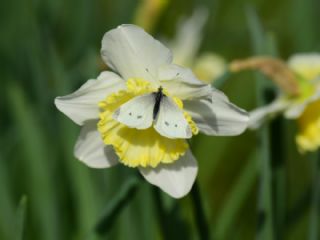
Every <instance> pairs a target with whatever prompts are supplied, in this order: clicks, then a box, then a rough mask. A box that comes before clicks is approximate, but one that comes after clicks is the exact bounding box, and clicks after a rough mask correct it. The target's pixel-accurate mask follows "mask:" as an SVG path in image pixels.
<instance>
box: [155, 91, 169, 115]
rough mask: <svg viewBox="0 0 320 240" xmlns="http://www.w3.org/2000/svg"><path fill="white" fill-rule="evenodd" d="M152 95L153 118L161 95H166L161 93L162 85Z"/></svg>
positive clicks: (158, 107) (158, 106)
mask: <svg viewBox="0 0 320 240" xmlns="http://www.w3.org/2000/svg"><path fill="white" fill-rule="evenodd" d="M153 95H154V107H153V120H155V119H156V117H157V115H158V113H159V109H160V104H161V100H162V98H163V97H166V95H165V94H164V93H163V89H162V87H159V89H158V91H157V92H154V93H153Z"/></svg>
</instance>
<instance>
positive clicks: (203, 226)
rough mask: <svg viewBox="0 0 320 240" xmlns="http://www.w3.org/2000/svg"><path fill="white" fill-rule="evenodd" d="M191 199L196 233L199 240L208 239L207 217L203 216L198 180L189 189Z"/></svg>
mask: <svg viewBox="0 0 320 240" xmlns="http://www.w3.org/2000/svg"><path fill="white" fill-rule="evenodd" d="M190 196H191V199H192V205H193V210H194V216H195V220H196V224H197V228H198V234H199V239H200V240H208V239H210V231H209V226H208V223H207V219H206V216H205V212H204V209H203V201H202V198H201V193H200V189H199V185H198V182H197V181H196V182H195V183H194V185H193V187H192V190H191V194H190Z"/></svg>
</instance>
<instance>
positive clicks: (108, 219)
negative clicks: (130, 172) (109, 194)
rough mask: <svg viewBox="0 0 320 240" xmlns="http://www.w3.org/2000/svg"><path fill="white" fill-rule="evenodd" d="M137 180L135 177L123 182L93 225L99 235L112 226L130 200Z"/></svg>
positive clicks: (106, 231)
mask: <svg viewBox="0 0 320 240" xmlns="http://www.w3.org/2000/svg"><path fill="white" fill-rule="evenodd" d="M138 183H139V180H138V179H137V178H136V177H133V178H132V179H130V180H128V181H126V182H125V184H124V185H123V186H122V188H121V189H120V191H119V193H118V194H117V195H116V196H114V198H113V199H112V200H111V201H110V202H109V204H108V205H107V207H106V209H105V211H104V214H103V215H102V217H101V218H100V220H99V221H98V223H97V224H96V227H95V232H96V233H97V234H99V235H105V234H107V233H108V232H109V231H110V229H111V228H112V226H113V223H114V222H115V219H116V217H117V216H118V215H119V214H120V213H121V211H122V210H123V208H124V207H126V206H127V205H128V204H129V203H130V202H131V200H132V198H133V196H134V194H135V193H136V191H137V187H138Z"/></svg>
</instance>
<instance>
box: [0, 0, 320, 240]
mask: <svg viewBox="0 0 320 240" xmlns="http://www.w3.org/2000/svg"><path fill="white" fill-rule="evenodd" d="M141 3H142V1H138V0H132V1H130V0H117V1H112V0H106V1H103V0H68V1H63V0H33V1H32V0H12V1H2V2H1V8H0V19H1V21H0V29H1V37H0V61H1V62H0V76H1V77H0V79H1V80H0V82H1V87H0V116H1V117H0V143H1V144H0V146H1V147H0V239H1V240H14V239H30V240H38V239H39V240H64V239H66V240H70V239H75V240H78V239H112V240H113V239H116V240H118V239H119V240H122V239H125V240H128V239H130V240H135V239H137V240H143V239H146V240H149V239H205V238H206V236H203V232H202V234H201V231H205V227H206V226H199V225H201V222H199V220H196V218H195V213H196V212H195V211H194V209H195V206H194V205H195V204H194V201H193V200H194V199H192V197H191V196H190V195H188V196H187V197H185V198H183V199H180V200H173V199H171V198H170V197H168V196H167V195H166V194H164V193H161V192H159V191H157V190H155V189H154V187H152V186H151V185H149V184H148V183H146V182H144V181H142V182H139V183H138V184H136V182H135V181H133V180H132V176H134V174H135V171H136V170H135V169H128V168H125V167H123V166H120V165H119V166H117V167H114V168H111V169H102V170H101V169H100V170H97V169H90V168H88V167H86V166H85V165H83V164H82V163H80V162H79V161H77V160H76V159H75V158H74V156H73V146H74V144H75V141H76V138H77V134H78V133H79V130H80V128H79V127H78V126H76V125H75V124H73V123H72V122H71V121H70V120H69V119H67V117H65V116H64V115H63V114H62V113H60V112H59V111H58V110H57V109H56V108H55V106H54V104H53V101H54V98H55V97H56V96H61V95H66V94H68V93H71V92H72V91H74V90H75V89H77V88H78V87H79V86H80V85H81V84H83V83H84V82H85V81H86V80H87V79H89V78H93V77H95V76H97V75H98V73H99V72H100V71H101V70H102V69H105V66H104V65H103V63H102V61H101V59H100V53H99V51H100V42H101V39H102V36H103V34H104V33H105V32H106V31H108V30H110V29H111V28H114V27H116V26H117V25H119V24H122V23H132V22H134V21H135V15H136V9H137V8H138V6H139V5H140V4H141ZM198 6H204V7H206V8H208V10H209V14H210V15H209V19H208V21H207V23H206V25H205V27H204V35H203V42H202V45H201V49H200V52H203V51H213V52H216V53H218V54H220V55H222V56H224V57H225V58H226V59H227V61H231V60H233V59H236V58H244V57H248V56H252V55H257V54H272V55H276V56H279V57H281V58H283V59H287V57H288V56H290V55H291V54H293V53H296V52H314V51H320V41H319V39H320V28H319V17H320V12H319V10H320V1H319V0H304V1H301V0H283V1H276V0H268V1H267V0H251V1H245V0H229V1H222V0H220V1H219V0H202V1H200V0H199V1H191V0H176V1H170V0H168V1H167V3H166V5H164V7H163V9H162V11H161V12H160V13H159V15H158V16H157V17H156V18H153V19H152V20H153V21H154V24H153V26H152V29H150V31H151V32H152V34H153V35H154V36H155V37H161V38H163V37H165V38H166V39H171V38H172V37H173V36H174V35H175V30H176V24H177V23H178V21H179V20H180V19H181V18H182V17H188V16H190V15H191V14H192V12H193V11H194V9H195V8H197V7H198ZM259 81H260V82H262V84H265V82H266V81H264V80H262V79H261V76H260V75H259V76H257V75H256V74H254V73H252V72H244V73H240V74H236V75H231V76H229V77H228V81H226V82H224V84H223V85H221V86H219V87H220V88H221V89H222V90H223V91H224V92H225V93H226V94H227V95H228V96H229V98H230V99H231V101H232V102H234V103H236V104H237V105H238V106H241V107H242V108H244V109H247V110H251V109H253V108H254V107H256V106H258V105H259V104H261V101H260V103H259V100H257V99H259V98H261V96H262V91H260V90H261V86H260V87H259V86H257V84H256V83H257V82H259ZM295 131H296V126H295V123H294V122H290V121H285V120H282V119H277V120H276V121H275V123H274V124H273V125H271V126H267V127H265V128H264V129H263V130H262V131H261V132H260V133H256V132H251V131H247V132H245V133H244V134H242V135H241V136H238V137H207V136H204V135H201V134H200V135H199V136H197V137H196V139H195V140H194V142H192V148H193V152H194V154H195V156H196V157H197V159H198V161H199V174H198V184H199V189H200V192H201V196H202V204H201V206H202V207H203V208H204V214H205V219H206V221H207V226H208V228H209V230H210V237H208V238H211V239H218V240H224V239H228V240H229V239H231V240H233V239H234V240H236V239H241V240H246V239H249V240H250V239H293V240H303V239H314V240H316V239H320V238H318V237H319V235H317V234H318V229H319V227H320V226H319V221H318V219H319V208H318V202H319V201H318V200H319V196H318V195H317V194H318V193H317V192H319V191H317V189H319V184H315V183H317V182H316V181H315V179H317V176H318V175H317V171H316V170H317V164H316V158H317V156H316V154H310V155H304V156H302V155H300V154H299V153H298V152H297V150H296V146H295V142H294V134H295ZM132 186H134V188H132ZM119 200H122V202H121V201H120V205H119ZM122 203H124V204H122ZM117 204H118V205H117ZM121 204H122V205H121ZM198 205H199V204H198ZM114 206H116V207H120V208H119V209H120V211H115V212H114V210H115V208H114ZM198 207H199V206H198ZM116 210H117V209H116ZM101 219H102V220H101ZM199 223H200V224H199ZM97 224H98V226H99V227H98V228H97V227H96V226H97ZM97 229H98V231H97ZM201 236H202V237H201Z"/></svg>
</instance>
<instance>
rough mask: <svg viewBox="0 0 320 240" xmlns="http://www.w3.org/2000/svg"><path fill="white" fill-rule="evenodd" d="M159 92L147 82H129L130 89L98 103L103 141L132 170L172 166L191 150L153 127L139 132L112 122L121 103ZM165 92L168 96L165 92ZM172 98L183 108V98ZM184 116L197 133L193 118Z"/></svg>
mask: <svg viewBox="0 0 320 240" xmlns="http://www.w3.org/2000/svg"><path fill="white" fill-rule="evenodd" d="M156 91H157V89H154V88H153V87H151V85H150V83H149V82H147V81H145V80H142V79H129V80H128V81H127V89H125V90H120V91H119V92H117V93H113V94H111V95H109V96H107V97H106V99H104V100H103V101H101V102H100V103H99V107H100V110H101V113H100V121H99V123H98V130H99V132H100V133H101V136H102V138H103V141H104V143H105V144H106V145H112V146H113V148H114V150H115V152H116V154H117V155H118V156H119V159H120V161H121V162H122V163H123V164H125V165H127V166H129V167H139V166H140V167H156V166H157V165H158V164H160V163H165V164H168V163H172V162H174V161H176V160H178V159H179V158H180V157H181V156H182V155H184V153H185V152H186V150H187V149H188V147H189V146H188V144H187V142H186V140H184V139H170V138H166V137H163V136H161V135H160V134H159V133H158V132H157V131H156V130H155V129H154V128H153V127H150V128H148V129H144V130H138V129H135V128H129V127H127V126H126V125H124V124H122V123H120V122H118V121H116V120H114V119H113V117H112V115H113V113H114V112H115V111H116V110H117V109H118V108H119V107H120V106H121V105H122V104H124V103H126V102H127V101H129V100H130V99H132V98H134V97H137V96H140V95H143V94H147V93H151V92H156ZM163 92H164V94H166V95H167V94H168V93H167V92H166V91H165V89H163ZM169 97H170V96H169ZM172 99H173V100H174V102H175V103H176V104H177V105H178V106H179V108H180V109H183V103H182V101H181V100H180V99H178V98H175V97H173V98H172ZM184 116H185V118H186V119H187V121H188V123H189V125H190V128H191V130H192V133H193V134H197V133H198V128H197V126H196V124H195V123H194V122H193V121H192V118H191V116H190V115H189V114H188V113H187V112H184Z"/></svg>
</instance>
